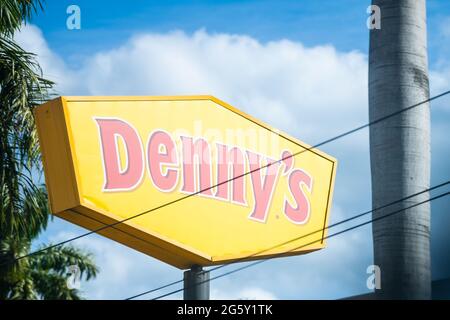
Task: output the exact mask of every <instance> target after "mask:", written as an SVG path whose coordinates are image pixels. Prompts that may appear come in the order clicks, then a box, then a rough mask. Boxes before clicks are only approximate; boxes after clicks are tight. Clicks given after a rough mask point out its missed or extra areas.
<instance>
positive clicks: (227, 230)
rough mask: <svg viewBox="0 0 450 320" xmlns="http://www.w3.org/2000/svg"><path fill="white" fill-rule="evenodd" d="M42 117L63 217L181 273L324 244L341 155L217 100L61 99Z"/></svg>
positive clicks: (49, 173) (42, 110)
mask: <svg viewBox="0 0 450 320" xmlns="http://www.w3.org/2000/svg"><path fill="white" fill-rule="evenodd" d="M268 112H270V111H269V110H268ZM36 121H37V126H38V133H39V140H40V144H41V149H42V156H43V163H44V170H45V179H46V184H47V188H48V193H49V200H50V206H51V210H52V212H53V213H54V214H55V215H57V216H58V217H61V218H63V219H65V220H68V221H70V222H72V223H75V224H77V225H79V226H82V227H84V228H87V229H89V230H96V229H98V228H101V227H103V226H105V225H109V224H114V225H113V226H110V227H107V228H104V229H103V230H101V231H99V233H100V234H102V235H104V236H105V237H108V238H110V239H112V240H115V241H117V242H120V243H122V244H125V245H127V246H129V247H131V248H134V249H136V250H139V251H141V252H143V253H146V254H148V255H150V256H153V257H155V258H157V259H159V260H161V261H164V262H166V263H169V264H171V265H173V266H176V267H178V268H181V269H186V268H189V267H190V266H192V265H194V264H197V265H202V266H208V265H215V264H222V263H225V262H233V261H243V260H252V259H260V258H263V257H273V256H287V255H296V254H302V253H307V252H311V251H314V250H318V249H321V248H324V246H325V241H324V240H325V239H324V238H325V236H326V228H325V227H326V226H327V223H328V219H329V210H330V205H331V198H332V190H333V183H334V176H335V170H336V160H335V159H333V158H332V157H330V156H328V155H326V154H325V153H323V152H321V151H319V150H316V149H310V146H308V145H306V144H305V143H303V142H301V141H298V140H297V139H295V138H293V137H290V136H288V135H286V134H284V133H281V132H279V131H278V130H276V129H274V128H271V127H270V126H269V125H267V124H264V123H262V122H261V121H259V120H257V119H255V118H253V117H251V116H249V115H247V114H245V113H243V112H241V111H239V110H237V109H235V108H233V107H232V106H230V105H228V104H227V103H225V102H223V101H220V100H218V99H217V98H214V97H211V96H185V97H60V98H57V99H54V100H52V101H50V102H48V103H45V104H43V105H41V106H39V107H38V108H37V109H36ZM299 122H300V121H299ZM300 123H301V122H300Z"/></svg>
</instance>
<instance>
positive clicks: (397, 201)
mask: <svg viewBox="0 0 450 320" xmlns="http://www.w3.org/2000/svg"><path fill="white" fill-rule="evenodd" d="M448 184H450V180H447V181H445V182H443V183H440V184H437V185H434V186H432V187H430V188H428V189H425V190H423V191H420V192H417V193H414V194H411V195H409V196H406V197H404V198H401V199H398V200H395V201H392V202H389V203H386V204H384V205H382V206H379V207H377V208H374V209H371V210H367V211H364V212H361V213H358V214H356V215H353V216H351V217H350V218H347V219H344V220H341V221H338V222H336V223H333V224H331V225H329V226H327V227H324V228H320V229H317V230H315V231H312V232H309V233H307V234H304V235H302V236H299V237H296V238H294V239H291V240H288V241H286V242H283V243H280V244H277V245H275V246H272V247H270V248H267V249H264V250H261V251H258V252H256V253H253V254H251V255H248V256H246V257H243V258H240V259H237V260H235V261H233V262H229V263H225V264H222V265H220V266H217V267H213V268H211V269H209V270H208V271H209V272H211V271H216V270H219V269H222V268H224V267H226V266H228V265H230V264H234V263H239V262H243V261H245V260H248V258H251V257H253V256H256V255H259V254H261V253H263V252H266V251H269V250H272V249H275V248H277V247H280V246H283V245H286V244H289V243H291V242H294V241H298V240H300V239H302V238H306V237H309V236H311V235H313V234H316V233H318V232H323V231H324V230H328V229H331V228H334V227H336V226H339V225H341V224H344V223H347V222H350V221H352V220H355V219H358V218H361V217H363V216H365V215H367V214H369V213H372V212H375V211H379V210H382V209H385V208H387V207H390V206H392V205H394V204H398V203H401V202H403V201H405V200H408V199H411V198H414V197H417V196H418V195H421V194H423V193H426V192H430V191H433V190H436V189H439V188H442V187H444V186H446V185H448ZM181 282H183V280H177V281H173V282H171V283H168V284H165V285H162V286H160V287H157V288H154V289H151V290H148V291H145V292H142V293H139V294H136V295H134V296H131V297H128V298H126V299H125V300H132V299H135V298H138V297H141V296H144V295H147V294H149V293H153V292H156V291H159V290H162V289H165V288H167V287H171V286H173V285H175V284H178V283H181Z"/></svg>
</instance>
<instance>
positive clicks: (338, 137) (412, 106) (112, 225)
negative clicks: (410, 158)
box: [0, 90, 450, 266]
mask: <svg viewBox="0 0 450 320" xmlns="http://www.w3.org/2000/svg"><path fill="white" fill-rule="evenodd" d="M447 94H450V90H448V91H445V92H443V93H441V94H438V95H436V96H433V97H431V98H428V99H426V100H423V101H422V102H419V103H416V104H413V105H411V106H409V107H407V108H404V109H401V110H399V111H396V112H393V113H390V114H388V115H386V116H383V117H381V118H379V119H376V120H373V121H370V122H368V123H366V124H364V125H361V126H359V127H356V128H354V129H351V130H349V131H346V132H344V133H341V134H339V135H337V136H334V137H332V138H329V139H327V140H325V141H322V142H320V143H318V144H316V145H314V146H311V147H309V148H305V149H303V150H301V151H298V152H296V153H293V154H291V155H288V156H286V157H283V158H281V159H279V160H277V161H274V162H270V163H268V164H266V165H264V166H261V167H259V168H256V169H253V170H250V171H248V172H245V173H243V174H241V175H238V176H236V177H233V178H231V179H228V180H225V181H222V182H219V183H217V184H215V185H213V186H210V187H207V188H204V189H202V190H199V191H196V192H194V193H191V194H189V195H186V196H183V197H180V198H178V199H175V200H173V201H169V202H167V203H164V204H162V205H159V206H156V207H154V208H152V209H149V210H145V211H142V212H140V213H138V214H136V215H133V216H130V217H128V218H125V219H123V220H119V221H116V222H114V223H111V224H105V225H104V226H102V227H100V228H97V229H94V230H91V231H89V232H86V233H84V234H81V235H78V236H75V237H73V238H70V239H67V240H64V241H61V242H59V243H56V244H53V245H50V246H48V247H45V248H42V249H39V250H36V251H33V252H30V253H28V254H25V255H22V256H19V257H17V258H14V259H11V260H6V261H4V262H2V263H0V266H2V265H8V264H12V263H15V262H17V261H19V260H22V259H25V258H28V257H30V256H33V255H36V254H39V253H42V252H45V251H47V250H50V249H53V248H56V247H59V246H62V245H64V244H67V243H69V242H72V241H75V240H78V239H81V238H84V237H87V236H89V235H92V234H95V233H98V232H100V231H103V230H105V229H107V228H111V227H114V226H117V225H119V224H121V223H124V222H127V221H129V220H132V219H135V218H137V217H140V216H142V215H144V214H148V213H151V212H154V211H157V210H159V209H162V208H164V207H166V206H170V205H172V204H175V203H178V202H180V201H182V200H185V199H188V198H190V197H193V196H195V195H198V194H200V193H204V192H206V191H208V190H210V189H212V188H215V187H218V186H220V185H223V184H226V183H229V182H232V181H233V180H235V179H240V178H242V177H245V176H246V175H249V174H251V173H253V172H257V171H259V170H261V169H264V168H268V167H270V166H271V165H273V164H276V163H280V162H283V161H284V160H286V159H289V158H291V157H295V156H297V155H300V154H302V153H303V152H306V151H311V150H312V149H315V148H318V147H320V146H323V145H325V144H328V143H330V142H332V141H335V140H338V139H340V138H343V137H345V136H348V135H350V134H352V133H355V132H357V131H359V130H362V129H364V128H367V127H370V126H371V125H374V124H376V123H379V122H381V121H384V120H386V119H389V118H391V117H394V116H396V115H399V114H401V113H403V112H405V111H408V110H411V109H414V108H416V107H418V106H421V105H423V104H425V103H428V102H431V101H433V100H436V99H439V98H441V97H443V96H445V95H447Z"/></svg>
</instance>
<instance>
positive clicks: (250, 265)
mask: <svg viewBox="0 0 450 320" xmlns="http://www.w3.org/2000/svg"><path fill="white" fill-rule="evenodd" d="M448 195H450V192H445V193H442V194H440V195H437V196H434V197H432V198H429V199H427V200H424V201H421V202H418V203H415V204H414V205H411V206H409V207H406V208H402V209H400V210H397V211H393V212H390V213H388V214H386V215H383V216H380V217H377V218H374V219H371V220H368V221H366V222H363V223H360V224H357V225H355V226H352V227H350V228H347V229H344V230H342V231H339V232H335V233H333V234H331V235H328V236H326V237H324V239H329V238H332V237H335V236H337V235H340V234H343V233H346V232H349V231H351V230H354V229H357V228H360V227H362V226H365V225H367V224H370V223H373V222H375V221H378V220H381V219H384V218H387V217H390V216H393V215H395V214H397V213H400V212H403V211H406V210H408V209H411V208H413V207H417V206H419V205H422V204H424V203H427V202H431V201H433V200H436V199H439V198H443V197H445V196H448ZM319 241H322V238H320V239H318V240H315V241H312V242H310V243H307V244H304V245H301V246H299V247H296V248H294V249H291V250H289V251H287V252H286V253H288V252H291V251H294V250H298V249H301V248H303V247H306V246H309V245H311V244H314V243H316V242H319ZM271 259H274V257H270V258H267V259H263V260H259V261H256V262H253V263H250V264H248V265H245V266H242V267H239V268H237V269H234V270H231V271H228V272H225V273H222V274H220V275H218V276H215V277H212V278H210V279H208V280H204V281H202V282H199V283H197V284H195V285H193V286H191V287H194V286H197V285H200V284H203V283H206V282H211V281H213V280H216V279H219V278H223V277H225V276H228V275H230V274H233V273H236V272H239V271H242V270H244V269H248V268H251V267H253V266H256V265H258V264H261V263H263V262H266V261H269V260H271ZM183 290H184V288H182V289H177V290H174V291H171V292H169V293H166V294H163V295H160V296H157V297H155V298H153V299H151V300H158V299H161V298H164V297H167V296H170V295H172V294H175V293H178V292H181V291H183Z"/></svg>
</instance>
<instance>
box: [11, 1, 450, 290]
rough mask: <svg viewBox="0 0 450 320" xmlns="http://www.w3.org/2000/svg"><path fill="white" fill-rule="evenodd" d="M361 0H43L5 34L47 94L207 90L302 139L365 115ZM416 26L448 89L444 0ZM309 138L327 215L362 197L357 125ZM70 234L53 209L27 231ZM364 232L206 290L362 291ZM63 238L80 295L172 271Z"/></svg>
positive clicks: (448, 261) (436, 79) (443, 119)
mask: <svg viewBox="0 0 450 320" xmlns="http://www.w3.org/2000/svg"><path fill="white" fill-rule="evenodd" d="M70 4H76V5H78V6H79V7H80V8H81V30H68V29H67V28H66V19H67V17H68V15H67V14H66V8H67V7H68V5H70ZM369 4H370V1H365V0H364V1H362V0H342V1H335V0H323V1H298V0H297V1H143V0H140V1H133V5H130V4H125V2H123V1H120V2H119V1H103V0H102V1H66V0H64V1H61V0H47V2H46V6H45V13H43V14H42V13H41V14H39V15H38V16H37V17H35V18H33V20H32V21H31V24H30V25H29V26H27V27H26V28H24V29H23V31H22V32H21V34H20V35H18V39H19V41H20V42H21V43H22V44H23V46H24V47H25V48H28V49H29V50H30V51H33V52H36V53H38V55H39V60H40V62H41V65H42V67H43V69H44V73H45V74H46V75H47V76H48V77H50V78H52V79H54V80H55V81H56V82H57V83H58V86H57V90H58V93H59V94H61V95H77V94H80V95H87V94H95V95H125V94H140V95H164V94H196V93H208V94H214V95H217V96H218V97H219V98H222V99H224V100H225V101H227V102H230V103H232V104H233V105H235V106H237V107H239V108H242V109H243V110H244V111H246V112H248V113H250V114H252V115H255V116H257V117H259V118H261V119H262V120H264V121H266V122H268V123H269V124H272V125H274V126H276V127H278V128H280V129H281V130H284V131H287V132H288V133H290V134H292V135H294V136H296V137H297V138H300V139H302V140H304V141H306V142H308V143H310V144H315V143H317V142H320V141H322V140H325V139H327V138H329V137H331V136H333V135H334V134H338V133H340V132H342V131H345V130H347V129H349V128H352V127H354V126H356V125H359V124H362V123H364V122H366V121H367V48H368V30H367V28H366V19H367V17H368V15H367V13H366V8H367V6H368V5H369ZM428 28H429V30H428V34H429V60H430V74H431V88H432V92H433V93H438V92H441V91H444V90H448V89H449V87H450V46H449V45H448V44H449V43H450V2H449V1H447V0H429V1H428ZM216 47H220V48H224V49H226V50H225V51H223V52H218V51H217V50H216V49H214V48H216ZM249 56H250V57H252V58H248V57H249ZM222 62H223V63H224V64H225V65H226V68H225V67H223V66H221V64H222ZM290 63H294V64H293V65H290ZM297 65H298V68H297ZM174 66H177V67H178V68H175V67H174ZM179 66H182V67H181V68H179ZM175 70H178V71H176V72H177V73H176V74H175ZM180 70H181V71H180ZM254 74H255V75H256V76H254ZM449 105H450V99H449V98H445V99H442V100H440V101H438V102H436V103H435V104H433V109H432V149H433V151H432V152H433V170H432V184H435V183H439V182H442V181H443V180H446V179H447V178H448V177H449V176H450V166H449V164H448V161H447V160H446V159H448V158H449V157H450V151H449V150H448V149H449V148H448V141H447V132H448V130H449V121H450V107H449ZM294 119H299V120H298V121H294ZM323 150H324V151H326V152H328V153H330V154H331V155H333V156H335V157H336V158H338V159H339V167H338V175H337V181H336V190H335V199H334V204H333V212H332V221H333V222H335V221H338V220H340V219H342V218H346V217H349V216H351V215H353V214H355V213H358V212H360V211H364V210H367V209H368V208H370V167H369V154H368V135H367V131H363V132H359V133H357V134H355V135H354V136H352V137H351V138H345V139H342V140H341V141H338V142H336V143H333V144H332V145H329V146H325V147H324V148H323ZM449 207H450V206H449V204H448V201H447V202H445V200H444V201H439V202H436V203H435V204H433V219H432V228H433V229H432V263H433V269H432V271H433V278H435V279H438V278H443V277H450V254H449V252H450V250H449V248H448V245H447V244H448V243H449V240H450V239H449V235H448V232H447V229H448V226H450V218H449V216H448V215H446V213H448V209H449ZM82 232H83V230H82V229H81V228H78V227H74V226H72V225H70V224H69V223H67V222H64V221H61V220H59V219H57V218H56V219H55V220H54V223H52V224H51V226H50V227H49V229H48V231H47V232H45V233H44V234H43V235H42V237H41V239H40V240H41V241H44V242H46V241H58V240H64V239H66V238H67V237H70V236H73V235H77V234H80V233H82ZM370 232H371V229H370V227H365V228H363V229H361V230H360V231H357V232H354V233H351V234H350V233H349V234H348V235H344V236H342V238H339V239H338V238H336V239H335V240H333V241H332V242H331V241H330V244H329V248H327V249H325V250H322V251H321V252H319V253H313V254H310V255H307V256H300V257H293V258H283V259H277V260H274V261H270V262H267V263H265V264H263V265H261V266H258V267H255V268H254V269H251V270H248V271H244V272H242V273H239V274H236V275H233V276H231V277H227V278H226V279H222V280H218V281H217V282H214V283H213V284H212V288H213V289H212V290H213V296H214V297H216V298H252V297H262V298H287V299H303V298H310V299H318V298H331V299H333V298H340V297H345V296H349V295H353V294H359V293H363V292H365V291H367V288H366V285H365V281H366V278H367V275H366V273H365V270H366V268H367V266H368V265H370V264H371V261H372V245H371V233H370ZM76 245H80V246H83V247H85V248H87V249H88V250H91V251H92V252H94V254H95V255H96V258H97V260H98V262H99V264H100V267H101V269H102V273H101V274H100V276H99V278H98V279H97V280H95V281H93V282H90V283H83V284H82V289H83V290H84V292H85V294H86V296H87V297H88V298H125V297H127V296H130V295H133V294H136V293H138V292H139V291H144V290H147V289H151V288H153V287H157V286H159V285H161V284H164V283H166V282H171V281H173V280H177V279H179V278H181V272H180V271H179V270H177V269H175V268H172V267H170V266H167V265H165V264H163V263H160V262H158V261H156V260H154V259H152V258H149V257H146V256H144V255H142V254H140V253H137V252H134V251H132V250H129V249H127V248H125V247H123V246H121V245H118V244H115V243H112V241H110V240H107V239H103V238H101V237H99V236H93V237H92V238H91V239H85V240H80V241H79V242H78V243H76ZM228 269H232V267H227V270H228ZM150 297H151V296H149V298H150ZM174 297H180V296H179V295H178V296H174Z"/></svg>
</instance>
